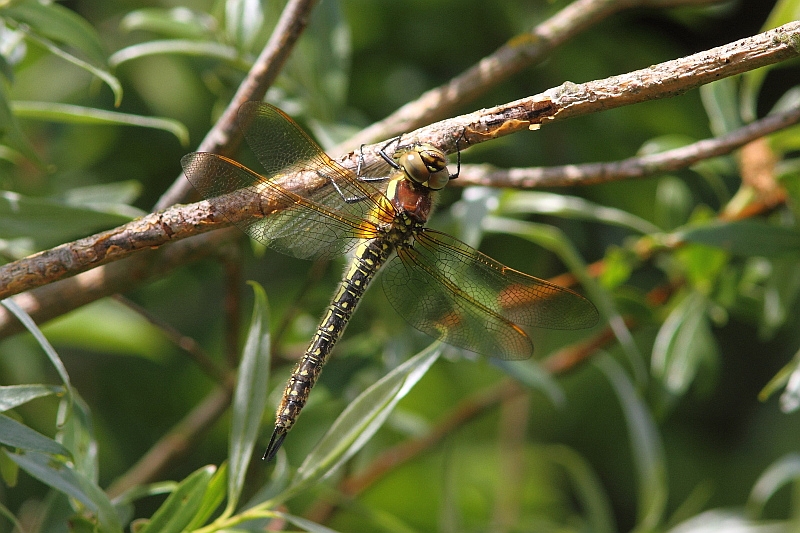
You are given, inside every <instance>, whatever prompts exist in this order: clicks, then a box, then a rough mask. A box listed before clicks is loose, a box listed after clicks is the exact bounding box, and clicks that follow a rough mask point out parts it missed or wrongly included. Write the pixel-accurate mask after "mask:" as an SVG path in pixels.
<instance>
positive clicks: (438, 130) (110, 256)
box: [0, 22, 800, 330]
mask: <svg viewBox="0 0 800 533" xmlns="http://www.w3.org/2000/svg"><path fill="white" fill-rule="evenodd" d="M798 43H800V22H792V23H789V24H786V25H784V26H781V27H779V28H776V29H774V30H770V31H767V32H764V33H761V34H758V35H755V36H753V37H748V38H746V39H742V40H739V41H736V42H733V43H730V44H727V45H725V46H721V47H718V48H714V49H712V50H708V51H705V52H701V53H699V54H694V55H691V56H688V57H685V58H681V59H676V60H673V61H667V62H665V63H661V64H659V65H655V66H652V67H649V68H647V69H643V70H639V71H636V72H632V73H629V74H624V75H621V76H614V77H611V78H606V79H604V80H598V81H592V82H588V83H585V84H581V85H576V84H573V83H565V84H563V85H561V86H560V87H558V88H555V89H551V90H549V91H546V92H545V93H543V94H542V95H537V96H532V97H528V98H524V99H522V100H518V101H516V102H511V103H509V104H505V105H501V106H497V107H494V108H490V109H483V110H480V111H476V112H474V113H470V114H468V115H462V116H459V117H455V118H452V119H449V120H445V121H442V122H438V123H436V124H432V125H430V126H427V127H425V128H421V129H419V130H417V131H414V132H411V133H409V134H407V135H406V136H404V140H405V141H404V142H406V143H413V142H429V143H431V144H433V145H434V146H438V147H440V148H442V149H444V150H445V151H447V152H449V153H452V152H454V151H456V149H457V146H456V145H457V143H458V142H459V141H460V140H461V139H463V140H464V141H465V142H466V144H468V145H469V144H477V143H480V142H484V141H488V140H491V139H494V138H497V137H501V136H504V135H508V134H511V133H514V132H517V131H520V130H523V129H528V128H530V127H531V126H534V127H535V126H536V125H537V124H541V123H544V122H546V121H548V120H561V119H564V118H571V117H574V116H578V115H582V114H588V113H592V112H595V111H600V110H605V109H612V108H615V107H619V106H623V105H630V104H634V103H639V102H644V101H647V100H652V99H657V98H664V97H668V96H675V95H678V94H682V93H684V92H686V91H688V90H690V89H694V88H696V87H699V86H700V85H703V84H704V83H708V82H710V81H714V80H717V79H721V78H723V77H727V76H733V75H736V74H740V73H742V72H745V71H748V70H752V69H755V68H759V67H762V66H765V65H768V64H774V63H778V62H780V61H784V60H786V59H789V58H792V57H797V56H798V55H800V47H799V45H798ZM764 120H765V121H768V122H767V123H769V121H770V120H772V118H768V119H764ZM751 127H756V126H755V124H754V125H751V126H748V127H746V128H744V129H745V130H747V129H748V128H751ZM731 135H735V134H731ZM728 137H730V136H726V137H725V138H723V139H722V140H724V141H731V139H729V138H728ZM718 141H720V140H718ZM704 142H711V141H704ZM383 144H384V143H378V144H374V145H371V146H368V147H365V148H364V151H363V155H364V158H365V163H366V164H367V165H370V164H373V163H376V162H378V161H379V155H377V152H378V150H379V149H380V148H382V146H383ZM722 144H723V143H722V142H721V141H720V146H721V145H722ZM733 144H735V143H733ZM733 144H730V145H729V147H730V146H733ZM461 147H462V148H463V145H461ZM730 149H733V148H730ZM719 153H724V152H715V153H714V155H719ZM654 157H656V156H654ZM358 158H359V156H358V155H357V154H355V153H350V154H348V155H347V156H345V157H344V158H342V159H341V163H342V164H343V165H344V166H345V167H347V168H350V169H351V170H355V168H356V166H357V162H358ZM686 161H692V162H693V161H694V160H692V159H691V158H689V157H687V159H686ZM624 163H625V162H622V163H621V165H622V166H625V165H624ZM281 179H282V180H283V181H282V185H284V186H285V188H287V189H288V190H291V191H294V192H303V191H308V190H313V189H314V188H318V187H322V186H324V185H325V184H324V182H323V180H322V179H321V178H320V177H319V176H318V175H317V174H316V173H315V172H313V171H308V172H300V173H298V174H296V175H291V176H285V177H282V178H281ZM225 201H229V202H234V204H232V205H233V206H235V210H236V211H237V212H238V213H239V216H240V217H242V219H246V218H251V217H264V216H268V215H270V214H271V213H272V212H273V211H274V210H275V209H276V208H277V206H276V205H270V204H269V203H262V202H260V201H259V200H258V199H257V198H253V197H252V196H251V195H247V194H237V193H233V194H230V195H228V196H227V197H226V198H225ZM229 212H230V211H229ZM227 224H229V221H227V220H221V219H220V216H219V214H218V213H216V212H215V210H214V209H213V207H212V206H211V205H210V204H209V203H208V202H198V203H196V204H192V205H190V206H177V207H174V208H170V209H168V210H165V211H162V212H160V213H154V214H151V215H148V216H146V217H143V218H142V219H139V220H137V221H134V222H131V223H129V224H126V225H124V226H121V227H119V228H116V229H114V230H110V231H108V232H104V233H101V234H98V235H95V236H93V237H87V238H85V239H80V240H79V241H75V242H73V243H68V244H64V245H61V246H59V247H56V248H53V249H51V250H47V251H44V252H40V253H38V254H34V255H32V256H29V257H27V258H24V259H20V260H19V261H16V262H14V263H10V264H8V265H4V266H3V267H2V268H0V298H4V297H7V296H9V295H13V294H17V293H19V292H22V291H25V290H29V289H31V288H34V287H39V286H41V285H44V284H46V283H51V282H53V281H55V280H58V279H61V278H64V277H67V276H71V275H74V274H76V273H79V272H82V271H85V270H87V269H89V268H94V267H96V266H98V265H102V264H105V263H108V262H111V261H116V260H118V259H121V258H124V257H127V256H129V255H131V254H133V253H140V252H141V250H143V249H146V248H152V247H157V246H160V245H162V244H165V243H167V242H170V241H174V240H178V239H181V238H184V237H187V236H189V235H196V234H198V233H202V232H205V231H209V230H210V229H214V228H217V227H222V226H224V225H227ZM18 303H20V302H18ZM20 305H22V304H20ZM23 308H24V305H23ZM26 310H28V309H26ZM0 311H1V310H0ZM29 312H30V311H29ZM0 330H2V319H1V316H0Z"/></svg>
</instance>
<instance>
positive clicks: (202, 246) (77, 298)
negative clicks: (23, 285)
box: [0, 229, 240, 338]
mask: <svg viewBox="0 0 800 533" xmlns="http://www.w3.org/2000/svg"><path fill="white" fill-rule="evenodd" d="M239 235H240V232H239V230H234V229H230V230H229V231H215V232H211V233H208V234H206V235H201V236H198V237H192V238H191V239H185V240H183V241H181V242H178V243H175V244H173V245H170V246H165V247H164V248H163V249H162V250H144V251H142V252H140V253H139V254H138V255H136V256H134V257H130V258H129V259H128V260H127V261H120V262H116V263H111V264H109V265H105V266H101V267H99V268H95V269H93V270H90V271H89V272H84V273H82V274H78V275H77V276H74V277H71V278H68V279H63V280H60V281H57V282H55V283H50V284H47V285H43V286H41V287H38V288H36V289H34V290H32V291H28V292H26V293H24V294H20V295H17V296H14V297H13V298H14V302H15V303H16V304H17V305H19V306H20V307H21V308H22V309H24V310H25V312H26V313H28V314H29V315H30V316H31V317H32V318H33V320H34V321H36V323H37V324H42V323H44V322H46V321H48V320H50V319H53V318H55V317H57V316H61V315H62V314H64V313H67V312H69V311H72V310H73V309H77V308H78V307H81V306H83V305H86V304H88V303H91V302H94V301H95V300H99V299H100V298H104V297H106V296H110V295H112V294H115V293H118V292H127V291H130V290H132V289H134V288H136V287H137V286H139V285H141V284H142V283H147V282H149V281H152V280H154V279H159V278H161V277H163V276H165V275H166V274H167V273H168V272H171V271H172V270H174V269H176V268H179V267H182V266H184V265H185V264H187V263H191V262H192V261H198V260H200V259H202V258H205V257H208V256H211V255H213V254H215V253H216V252H217V249H218V248H219V246H220V245H221V244H222V243H224V242H226V241H228V240H230V239H231V238H232V237H238V236H239ZM23 329H24V328H23V327H22V324H20V322H19V321H18V320H17V319H16V318H14V316H13V315H12V314H11V313H9V312H8V311H7V310H6V309H5V308H4V307H0V338H2V337H6V336H8V335H12V334H14V333H18V332H20V331H22V330H23Z"/></svg>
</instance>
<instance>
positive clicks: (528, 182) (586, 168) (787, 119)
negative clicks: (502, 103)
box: [453, 108, 800, 189]
mask: <svg viewBox="0 0 800 533" xmlns="http://www.w3.org/2000/svg"><path fill="white" fill-rule="evenodd" d="M797 122H800V108H799V109H792V110H789V111H785V112H782V113H776V114H775V115H770V116H768V117H765V118H763V119H760V120H757V121H755V122H753V123H751V124H748V125H747V126H744V127H742V128H739V129H737V130H734V131H732V132H730V133H728V134H727V135H723V136H722V137H715V138H711V139H703V140H702V141H697V142H695V143H692V144H688V145H686V146H682V147H680V148H675V149H673V150H667V151H664V152H659V153H657V154H649V155H645V156H641V157H631V158H629V159H623V160H622V161H612V162H608V163H587V164H582V165H563V166H557V167H546V168H544V167H534V168H508V169H500V168H496V167H493V166H492V165H462V166H461V174H459V177H458V180H455V181H453V184H454V185H459V186H469V185H484V186H488V187H513V188H517V189H530V188H536V187H569V186H575V185H589V184H595V183H603V182H608V181H618V180H624V179H634V178H643V177H646V176H652V175H654V174H659V173H663V172H671V171H674V170H678V169H682V168H686V167H689V166H691V165H693V164H695V163H697V162H699V161H703V160H706V159H710V158H712V157H717V156H721V155H726V154H729V153H731V152H733V151H734V150H736V149H737V148H740V147H742V146H745V145H746V144H748V143H750V142H752V141H753V140H755V139H758V138H760V137H764V136H766V135H769V134H771V133H774V132H776V131H779V130H782V129H784V128H788V127H789V126H792V125H794V124H797Z"/></svg>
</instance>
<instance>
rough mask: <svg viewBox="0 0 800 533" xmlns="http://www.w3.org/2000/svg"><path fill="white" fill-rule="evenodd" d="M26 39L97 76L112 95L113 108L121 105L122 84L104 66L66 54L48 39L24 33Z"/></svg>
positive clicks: (65, 51) (27, 32)
mask: <svg viewBox="0 0 800 533" xmlns="http://www.w3.org/2000/svg"><path fill="white" fill-rule="evenodd" d="M25 33H26V35H27V37H28V39H29V40H30V41H33V42H34V43H36V44H38V45H39V46H42V47H44V48H45V49H47V50H48V51H49V52H50V53H51V54H53V55H55V56H58V57H60V58H61V59H64V60H65V61H68V62H70V63H72V64H73V65H75V66H77V67H80V68H82V69H84V70H86V71H88V72H90V73H91V74H93V75H95V76H97V77H98V78H100V79H101V80H103V81H104V82H105V84H106V85H108V86H109V87H110V88H111V92H113V93H114V106H119V104H120V103H122V84H121V83H120V82H119V80H118V79H117V78H116V76H114V75H113V74H111V72H110V71H109V70H108V69H107V68H106V67H105V66H98V65H95V64H92V63H90V62H88V61H85V60H83V59H81V58H79V57H78V56H76V55H74V54H72V53H70V52H68V51H67V50H65V49H64V48H62V47H60V46H58V45H57V44H56V43H54V42H52V41H50V40H49V39H45V38H44V37H40V36H39V35H36V34H32V33H30V32H29V31H26V32H25Z"/></svg>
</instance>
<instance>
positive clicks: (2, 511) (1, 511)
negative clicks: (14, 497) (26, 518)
mask: <svg viewBox="0 0 800 533" xmlns="http://www.w3.org/2000/svg"><path fill="white" fill-rule="evenodd" d="M0 516H4V517H6V518H7V519H8V521H9V522H11V523H12V524H14V529H15V530H16V531H23V532H24V531H25V529H24V528H23V527H22V524H20V523H19V520H17V517H16V516H14V513H12V512H11V511H10V510H9V509H8V507H6V506H5V505H3V504H2V503H0Z"/></svg>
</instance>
